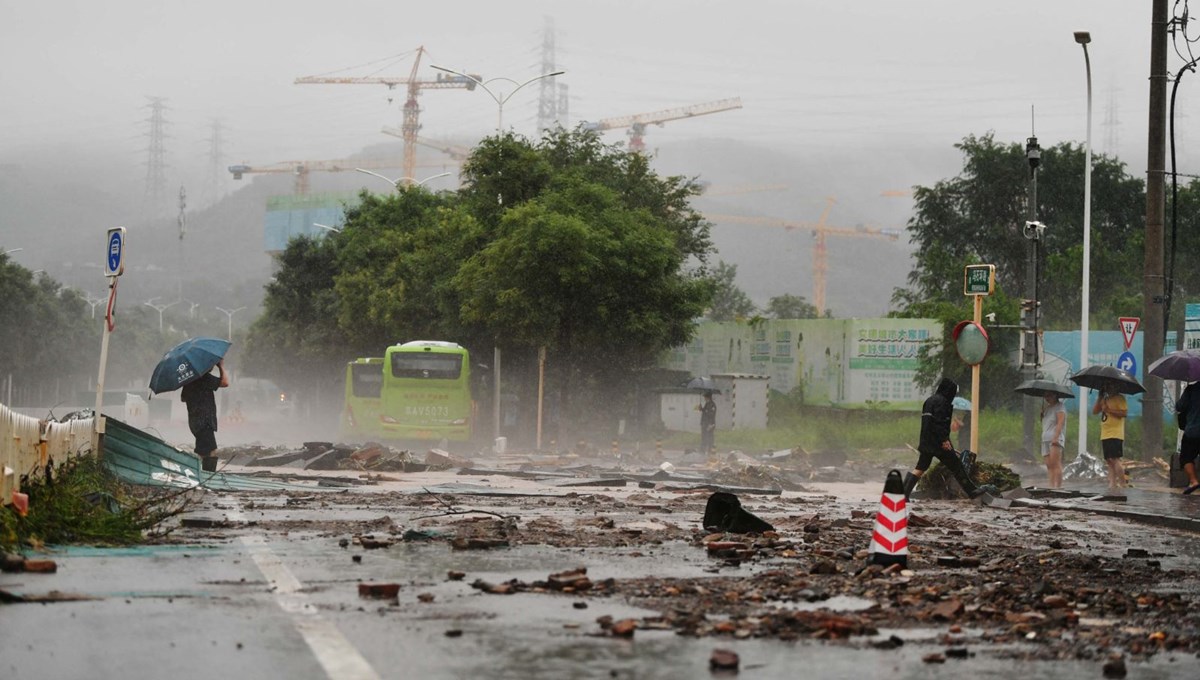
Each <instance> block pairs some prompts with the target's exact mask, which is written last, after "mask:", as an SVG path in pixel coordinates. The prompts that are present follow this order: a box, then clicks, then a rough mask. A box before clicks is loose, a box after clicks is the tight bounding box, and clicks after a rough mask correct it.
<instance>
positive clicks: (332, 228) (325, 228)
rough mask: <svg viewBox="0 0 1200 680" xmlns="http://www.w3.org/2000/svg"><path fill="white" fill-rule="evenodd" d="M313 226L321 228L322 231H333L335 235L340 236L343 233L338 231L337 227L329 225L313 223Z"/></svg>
mask: <svg viewBox="0 0 1200 680" xmlns="http://www.w3.org/2000/svg"><path fill="white" fill-rule="evenodd" d="M312 225H313V226H314V227H319V228H321V229H324V230H326V231H332V232H333V233H335V234H340V233H341V232H342V230H341V229H338V228H337V227H331V226H329V225H328V224H321V223H320V222H313V223H312Z"/></svg>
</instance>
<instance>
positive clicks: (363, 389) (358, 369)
mask: <svg viewBox="0 0 1200 680" xmlns="http://www.w3.org/2000/svg"><path fill="white" fill-rule="evenodd" d="M350 389H351V391H352V392H353V394H354V396H356V397H366V398H368V399H378V398H379V395H380V394H381V393H382V391H383V371H380V370H379V364H352V365H351V366H350Z"/></svg>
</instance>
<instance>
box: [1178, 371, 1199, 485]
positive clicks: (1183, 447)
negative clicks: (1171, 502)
mask: <svg viewBox="0 0 1200 680" xmlns="http://www.w3.org/2000/svg"><path fill="white" fill-rule="evenodd" d="M1197 385H1200V382H1193V383H1191V384H1190V385H1188V386H1187V389H1185V390H1184V391H1183V394H1182V395H1180V397H1179V401H1177V402H1175V415H1176V417H1177V418H1178V419H1179V429H1181V430H1183V440H1182V441H1181V442H1180V444H1179V463H1180V465H1182V466H1183V471H1184V472H1185V473H1186V474H1187V476H1188V485H1187V487H1186V488H1184V490H1183V493H1185V494H1189V495H1190V494H1193V493H1195V492H1196V491H1197V490H1200V480H1197V479H1196V455H1197V454H1200V387H1197Z"/></svg>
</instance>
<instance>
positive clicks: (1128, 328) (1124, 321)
mask: <svg viewBox="0 0 1200 680" xmlns="http://www.w3.org/2000/svg"><path fill="white" fill-rule="evenodd" d="M1117 321H1119V322H1120V323H1121V335H1123V336H1125V351H1126V352H1128V351H1129V348H1130V347H1133V336H1134V334H1135V333H1137V329H1138V324H1140V323H1141V322H1142V320H1141V319H1139V318H1138V317H1136V316H1123V317H1121V318H1119V319H1117Z"/></svg>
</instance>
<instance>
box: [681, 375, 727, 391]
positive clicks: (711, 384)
mask: <svg viewBox="0 0 1200 680" xmlns="http://www.w3.org/2000/svg"><path fill="white" fill-rule="evenodd" d="M687 386H688V387H689V388H691V389H693V390H707V391H709V392H720V391H721V390H720V388H718V387H717V383H716V381H714V380H713V379H712V378H710V377H708V376H707V375H705V376H701V377H699V378H692V379H691V380H689V381H688V384H687Z"/></svg>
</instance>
